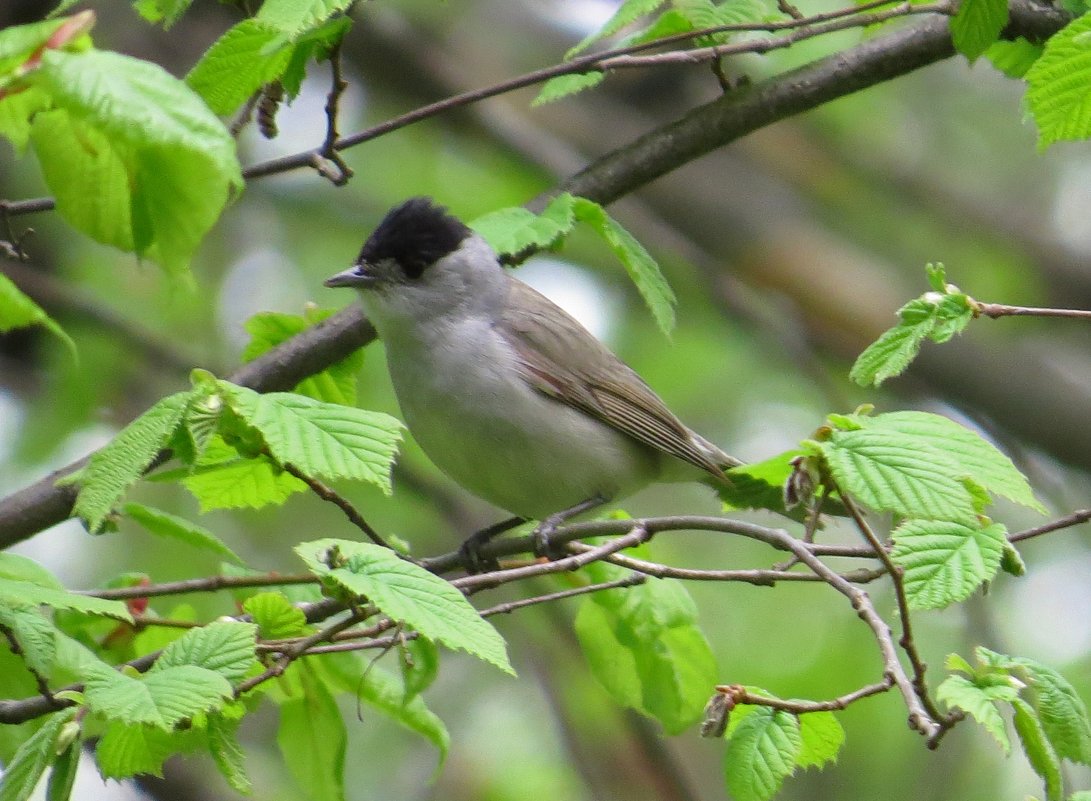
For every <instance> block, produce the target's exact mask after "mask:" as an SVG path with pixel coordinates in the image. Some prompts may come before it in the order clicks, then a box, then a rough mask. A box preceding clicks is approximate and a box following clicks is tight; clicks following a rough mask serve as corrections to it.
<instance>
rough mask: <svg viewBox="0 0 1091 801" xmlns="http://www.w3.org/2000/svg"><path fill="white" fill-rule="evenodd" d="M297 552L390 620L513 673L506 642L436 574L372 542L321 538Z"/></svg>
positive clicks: (315, 570)
mask: <svg viewBox="0 0 1091 801" xmlns="http://www.w3.org/2000/svg"><path fill="white" fill-rule="evenodd" d="M295 552H296V553H297V554H299V556H300V557H301V558H302V559H303V561H304V562H306V563H307V566H308V567H309V568H310V569H311V571H312V572H313V573H314V574H315V575H317V576H320V577H323V578H329V579H332V580H333V581H335V582H336V583H337V584H339V585H340V586H342V587H344V588H345V589H346V590H348V591H349V592H351V593H354V594H356V595H363V596H365V597H367V599H368V600H369V601H371V602H372V603H373V604H375V605H376V606H378V607H379V609H381V610H382V611H383V612H384V613H385V614H387V615H388V616H390V617H391V618H393V619H394V620H400V621H404V622H405V623H406V624H407V625H409V626H410V627H412V628H414V629H416V630H417V631H419V632H420V633H421V634H423V635H424V636H425V637H428V638H429V639H431V640H436V641H437V642H440V643H442V644H444V645H446V646H447V647H448V648H456V649H459V650H462V651H466V652H467V653H469V654H472V655H473V656H476V657H478V658H479V659H483V660H484V661H486V662H489V663H490V664H493V665H496V667H498V668H500V669H501V670H503V671H504V672H505V673H510V674H512V675H515V671H514V670H513V669H512V667H511V663H510V662H509V661H508V655H507V648H506V646H505V644H504V639H503V638H502V637H501V636H500V634H499V633H498V632H497V631H496V629H495V628H493V627H492V624H490V623H489V622H488V621H486V620H484V619H483V618H482V617H481V616H480V615H479V614H478V612H477V610H476V609H474V608H473V606H472V605H471V604H470V602H469V601H467V600H466V596H464V595H463V594H462V593H461V592H459V591H458V590H457V589H455V588H454V587H452V586H451V585H450V584H449V583H448V582H446V581H444V580H443V579H442V578H440V577H439V576H436V575H434V574H433V573H429V572H428V571H427V570H425V569H424V568H421V567H418V566H417V565H414V564H412V563H411V562H407V561H405V560H404V559H402V558H400V557H399V556H398V555H397V554H396V553H394V552H393V551H390V550H388V549H386V548H381V547H379V546H378V545H373V544H372V543H366V542H352V541H350V540H335V539H323V540H315V541H314V542H304V543H301V544H299V545H297V546H296V547H295ZM334 553H336V554H338V558H337V560H336V561H335V562H334V566H333V567H330V566H329V565H327V564H326V561H327V560H328V559H330V556H331V554H334Z"/></svg>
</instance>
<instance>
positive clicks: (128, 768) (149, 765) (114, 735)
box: [95, 720, 175, 779]
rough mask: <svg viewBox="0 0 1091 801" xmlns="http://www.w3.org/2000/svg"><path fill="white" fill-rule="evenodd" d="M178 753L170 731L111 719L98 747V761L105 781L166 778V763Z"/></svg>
mask: <svg viewBox="0 0 1091 801" xmlns="http://www.w3.org/2000/svg"><path fill="white" fill-rule="evenodd" d="M174 751H175V747H174V742H173V737H172V736H171V733H170V732H166V731H163V730H162V729H159V728H156V727H155V726H145V725H141V724H128V723H122V722H120V721H117V720H111V721H109V722H108V723H107V724H106V729H105V731H104V732H103V733H102V737H101V738H99V741H98V745H97V746H96V747H95V762H96V763H98V769H99V773H101V774H102V778H103V779H128V778H129V777H131V776H136V775H137V774H147V775H150V776H162V775H163V763H164V762H165V761H166V760H167V757H169V756H170V755H171V754H172V753H174Z"/></svg>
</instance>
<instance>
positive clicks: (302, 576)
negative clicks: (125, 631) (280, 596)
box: [74, 573, 318, 601]
mask: <svg viewBox="0 0 1091 801" xmlns="http://www.w3.org/2000/svg"><path fill="white" fill-rule="evenodd" d="M317 583H318V579H317V578H315V576H314V574H313V573H294V574H292V573H287V574H281V573H265V574H262V575H257V576H204V577H202V578H194V579H185V580H184V581H168V582H164V583H163V584H149V585H146V586H134V587H114V588H112V589H106V590H75V591H74V592H76V593H78V594H79V595H90V596H92V597H94V598H105V599H107V600H111V601H126V600H128V599H130V598H152V597H155V596H159V595H183V594H185V593H190V592H216V591H217V590H230V589H235V588H240V587H275V586H280V585H289V584H317Z"/></svg>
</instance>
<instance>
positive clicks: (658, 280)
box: [572, 197, 675, 334]
mask: <svg viewBox="0 0 1091 801" xmlns="http://www.w3.org/2000/svg"><path fill="white" fill-rule="evenodd" d="M572 209H573V212H574V213H575V216H576V219H577V220H579V221H580V222H583V223H586V224H587V225H588V226H590V227H591V229H592V230H594V231H595V232H596V233H598V235H599V236H601V237H602V239H603V241H605V242H606V244H607V245H608V246H609V247H610V249H611V250H612V251H613V252H614V255H615V256H617V257H618V259H619V260H620V261H621V263H622V264H623V265H624V266H625V270H626V272H628V273H629V278H630V279H632V282H633V283H634V284H635V285H636V288H637V291H638V292H640V296H641V297H642V298H643V299H644V303H645V304H647V306H648V309H649V310H650V311H651V313H652V317H653V318H654V319H655V322H656V324H658V326H659V330H661V331H662V332H663V333H664V334H669V333H670V332H671V330H672V329H673V328H674V302H675V298H674V292H673V291H672V290H671V288H670V285H669V284H668V283H667V279H666V278H664V277H663V273H662V272H660V270H659V265H658V264H657V263H656V261H655V259H653V258H652V256H651V254H650V253H648V251H647V250H645V249H644V246H643V245H641V244H640V243H639V242H637V241H636V239H635V238H634V237H633V235H632V234H630V233H629V232H628V231H626V230H625V229H624V228H622V227H621V225H620V224H619V223H618V222H617V221H616V220H614V219H613V218H612V217H610V215H608V214H607V213H606V210H605V209H604V208H603V207H602V206H600V205H599V204H598V203H595V202H594V201H591V200H588V199H587V198H583V197H576V198H573V201H572Z"/></svg>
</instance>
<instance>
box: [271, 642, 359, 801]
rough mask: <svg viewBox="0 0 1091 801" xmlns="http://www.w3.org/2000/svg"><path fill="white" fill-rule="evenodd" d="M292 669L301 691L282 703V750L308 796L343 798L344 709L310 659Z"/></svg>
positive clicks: (279, 738) (279, 737)
mask: <svg viewBox="0 0 1091 801" xmlns="http://www.w3.org/2000/svg"><path fill="white" fill-rule="evenodd" d="M292 668H293V671H294V672H295V674H296V676H297V677H298V680H299V685H300V690H301V692H300V694H299V695H298V696H297V697H292V698H289V699H288V700H286V701H284V702H282V703H281V704H280V727H279V728H278V729H277V745H278V746H279V747H280V753H281V755H282V756H283V757H284V762H285V764H287V766H288V769H289V770H290V771H291V773H292V776H294V777H295V780H296V783H297V784H298V785H299V786H300V787H302V788H304V789H305V790H306V793H307V797H308V798H311V799H314V801H344V798H345V776H344V773H345V747H346V741H347V734H346V732H345V724H344V721H343V720H342V718H341V711H340V710H339V709H338V708H337V704H336V703H335V702H334V700H333V696H332V695H331V694H330V691H329V689H328V688H327V687H326V684H325V683H324V682H323V681H322V680H321V679H320V678H319V677H318V676H317V675H316V674H315V672H314V671H313V670H312V669H311V667H310V665H309V664H308V660H302V661H301V662H296V663H295V664H294V665H293V666H292Z"/></svg>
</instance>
